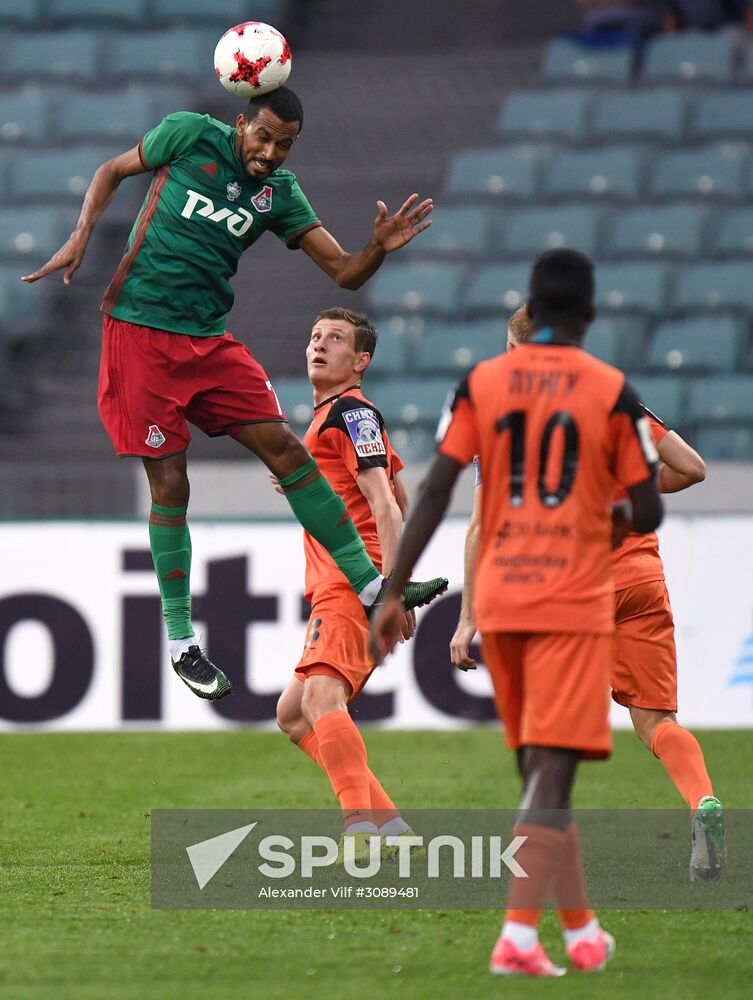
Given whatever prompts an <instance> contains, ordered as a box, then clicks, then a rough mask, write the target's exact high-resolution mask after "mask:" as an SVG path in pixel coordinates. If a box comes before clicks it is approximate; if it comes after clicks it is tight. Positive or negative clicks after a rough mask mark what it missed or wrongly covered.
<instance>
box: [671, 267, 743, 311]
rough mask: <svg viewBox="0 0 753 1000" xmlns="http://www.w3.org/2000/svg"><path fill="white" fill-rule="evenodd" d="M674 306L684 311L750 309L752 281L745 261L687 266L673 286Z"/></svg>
mask: <svg viewBox="0 0 753 1000" xmlns="http://www.w3.org/2000/svg"><path fill="white" fill-rule="evenodd" d="M674 306H675V308H676V309H684V310H702V311H704V312H705V311H708V310H722V311H726V312H729V311H747V310H750V309H753V281H751V266H750V263H749V262H748V261H724V262H720V263H698V264H694V265H692V266H689V267H687V268H686V269H685V270H684V271H683V272H682V273H681V274H680V276H679V280H678V282H677V284H676V287H675V294H674Z"/></svg>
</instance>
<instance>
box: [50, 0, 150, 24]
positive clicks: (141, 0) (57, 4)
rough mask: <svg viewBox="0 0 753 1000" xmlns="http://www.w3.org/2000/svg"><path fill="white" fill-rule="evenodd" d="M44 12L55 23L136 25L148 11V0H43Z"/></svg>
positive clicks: (143, 18) (144, 17)
mask: <svg viewBox="0 0 753 1000" xmlns="http://www.w3.org/2000/svg"><path fill="white" fill-rule="evenodd" d="M44 7H45V14H46V17H47V19H48V20H49V21H51V22H53V23H55V24H65V25H67V24H72V23H74V22H79V23H83V24H84V25H86V26H87V27H92V26H95V25H97V24H98V23H100V22H103V21H105V22H109V21H117V22H120V23H123V24H128V25H136V24H140V23H141V22H143V21H144V20H145V19H146V17H147V15H148V13H149V0H125V2H117V0H44Z"/></svg>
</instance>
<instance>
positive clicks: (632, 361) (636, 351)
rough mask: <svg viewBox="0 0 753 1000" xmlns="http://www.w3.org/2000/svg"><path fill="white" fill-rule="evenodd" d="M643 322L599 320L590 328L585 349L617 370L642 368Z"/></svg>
mask: <svg viewBox="0 0 753 1000" xmlns="http://www.w3.org/2000/svg"><path fill="white" fill-rule="evenodd" d="M642 341H643V322H642V320H639V319H635V318H633V319H629V318H627V317H625V318H622V317H620V318H618V319H612V318H609V317H608V318H606V319H597V320H595V322H593V323H592V324H591V326H589V328H588V333H587V334H586V339H585V341H584V342H583V346H584V348H585V349H586V350H587V351H588V353H589V354H593V355H594V357H596V358H600V359H601V360H602V361H606V363H607V364H609V365H614V366H615V367H616V368H640V367H642V358H641V354H642V351H641V348H642Z"/></svg>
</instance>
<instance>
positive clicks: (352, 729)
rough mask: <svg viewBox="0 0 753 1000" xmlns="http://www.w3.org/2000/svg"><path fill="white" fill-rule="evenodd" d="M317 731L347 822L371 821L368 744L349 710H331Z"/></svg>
mask: <svg viewBox="0 0 753 1000" xmlns="http://www.w3.org/2000/svg"><path fill="white" fill-rule="evenodd" d="M314 734H315V736H316V740H317V743H318V744H319V758H320V761H321V767H322V768H323V769H324V770H325V771H326V772H327V777H328V778H329V780H330V782H331V784H332V790H333V791H334V793H335V795H336V796H337V797H338V799H339V800H340V805H341V806H342V810H343V820H344V823H345V826H346V827H348V826H350V825H351V824H353V823H358V822H364V821H365V822H371V795H370V792H369V765H368V763H367V762H366V746H365V745H364V742H363V739H362V737H361V734H360V733H359V732H358V728H357V727H356V724H355V723H354V722H353V720H352V719H351V717H350V716H349V715H348V713H347V712H345V711H338V712H328V713H327V715H323V716H322V717H321V719H317V721H316V722H315V723H314ZM304 741H305V740H304ZM309 749H311V744H310V743H309ZM309 755H310V756H311V754H309ZM314 759H316V758H314Z"/></svg>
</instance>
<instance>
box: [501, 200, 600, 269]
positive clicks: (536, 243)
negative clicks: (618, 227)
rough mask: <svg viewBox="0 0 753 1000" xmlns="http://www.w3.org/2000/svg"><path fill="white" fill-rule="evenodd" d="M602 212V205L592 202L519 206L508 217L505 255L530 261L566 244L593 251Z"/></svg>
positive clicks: (596, 242) (503, 243) (503, 241)
mask: <svg viewBox="0 0 753 1000" xmlns="http://www.w3.org/2000/svg"><path fill="white" fill-rule="evenodd" d="M600 214H601V213H600V210H599V208H597V207H593V206H589V205H561V206H552V207H550V208H528V209H523V208H522V209H518V210H517V211H515V212H513V213H512V214H511V215H510V217H509V219H508V220H507V225H506V234H505V236H504V238H503V239H502V249H503V251H504V255H505V256H507V257H525V258H527V259H528V260H530V259H531V258H533V257H535V256H537V255H538V254H540V253H542V252H543V251H544V250H552V249H554V248H555V247H564V246H566V247H572V248H573V249H575V250H580V251H581V252H582V253H586V254H589V255H591V254H594V253H595V251H596V248H597V245H598V236H599V222H600Z"/></svg>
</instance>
